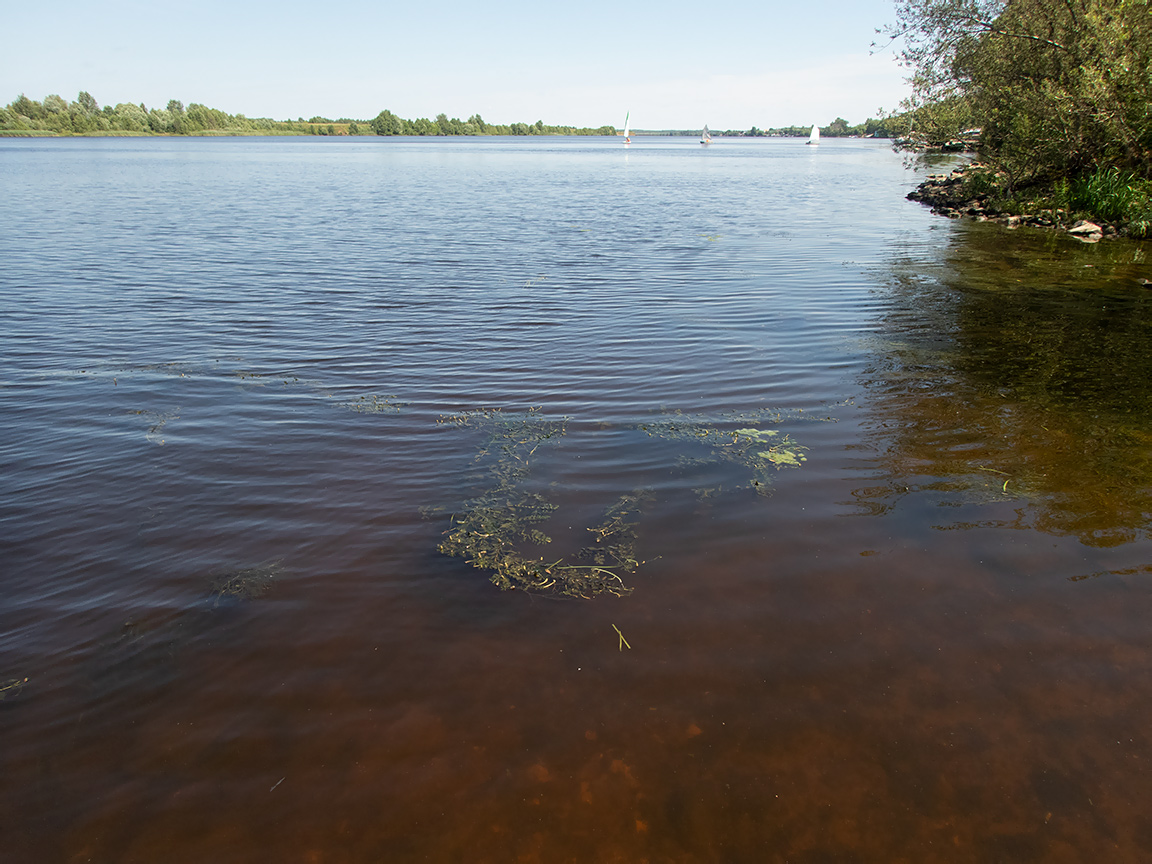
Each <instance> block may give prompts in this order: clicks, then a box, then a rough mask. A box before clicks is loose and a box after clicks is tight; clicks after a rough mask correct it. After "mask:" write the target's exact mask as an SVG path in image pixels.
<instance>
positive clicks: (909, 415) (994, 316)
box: [856, 224, 1152, 546]
mask: <svg viewBox="0 0 1152 864" xmlns="http://www.w3.org/2000/svg"><path fill="white" fill-rule="evenodd" d="M1144 255H1145V252H1144V250H1143V248H1142V246H1141V245H1140V244H1134V243H1125V242H1114V243H1102V244H1099V245H1087V244H1083V243H1080V242H1079V241H1076V240H1073V239H1070V238H1068V237H1066V236H1063V235H1060V234H1056V233H1051V232H1038V231H1016V232H1012V231H1005V230H1004V229H1002V228H1000V227H998V226H991V225H980V224H967V225H964V226H962V228H961V230H958V231H957V232H956V233H954V234H952V235H951V236H950V237H949V240H948V243H947V245H946V247H945V248H944V249H943V250H941V252H940V253H939V255H938V257H936V258H935V259H929V260H924V259H923V258H917V259H914V260H911V259H909V260H903V261H900V262H898V263H897V264H896V265H895V266H894V267H893V269H892V277H891V282H890V288H891V291H892V297H893V299H894V301H895V306H894V308H893V309H892V310H891V311H890V312H889V313H888V314H887V316H886V318H885V320H884V321H883V322H882V324H881V327H880V332H879V335H878V336H877V341H876V343H875V347H876V362H875V363H874V364H872V365H871V366H870V367H869V369H868V371H867V373H866V387H867V389H868V391H869V393H870V395H871V396H872V397H873V399H872V402H871V404H872V409H871V410H872V412H874V420H873V422H872V423H871V424H870V426H871V429H870V433H869V435H870V437H871V438H872V440H873V441H874V442H875V446H877V447H879V448H881V449H882V450H883V452H884V456H883V462H884V466H885V473H887V474H888V475H889V476H890V479H889V481H888V482H886V483H884V484H882V485H880V486H875V487H868V488H861V489H859V490H857V493H856V500H857V501H859V503H860V504H861V505H862V506H864V507H866V508H868V510H869V511H870V512H880V511H883V510H884V509H886V508H888V507H890V506H891V505H892V504H893V503H894V501H895V500H897V499H898V498H900V497H901V496H903V495H905V494H907V493H908V492H910V491H911V490H913V489H915V490H917V491H920V492H928V493H930V494H931V495H933V497H935V498H936V499H937V501H938V503H939V504H940V505H956V504H959V503H961V502H965V501H975V500H983V501H997V500H1001V501H1015V502H1017V503H1018V504H1019V505H1022V506H1019V507H1018V508H1017V509H1015V510H1014V511H1013V512H1012V514H1011V515H1010V516H998V517H993V518H992V519H991V520H990V521H987V522H984V523H983V524H990V525H997V526H1001V527H1011V528H1025V527H1030V528H1036V529H1039V530H1041V531H1044V532H1047V533H1053V534H1069V535H1073V536H1075V537H1077V538H1078V539H1079V540H1081V542H1083V543H1085V544H1088V545H1092V546H1114V545H1117V544H1121V543H1125V542H1128V541H1131V540H1133V539H1134V538H1136V537H1143V536H1146V532H1147V525H1148V514H1149V513H1150V512H1152V498H1150V497H1149V495H1150V490H1152V292H1150V291H1149V290H1148V289H1147V288H1145V287H1143V285H1142V284H1141V281H1142V279H1143V277H1144V274H1146V273H1147V267H1146V265H1145V263H1144ZM942 519H943V520H944V521H945V522H947V517H942ZM963 524H964V523H951V524H944V525H942V526H941V527H950V528H955V527H963Z"/></svg>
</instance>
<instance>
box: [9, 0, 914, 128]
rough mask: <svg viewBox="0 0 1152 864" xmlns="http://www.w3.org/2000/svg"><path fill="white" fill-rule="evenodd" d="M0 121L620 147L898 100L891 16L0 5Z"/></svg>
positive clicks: (82, 2) (726, 9)
mask: <svg viewBox="0 0 1152 864" xmlns="http://www.w3.org/2000/svg"><path fill="white" fill-rule="evenodd" d="M5 6H6V7H7V8H6V9H5V10H4V15H3V21H4V29H5V31H6V34H7V38H6V39H5V48H4V51H3V52H0V104H7V103H8V102H11V101H12V100H13V99H15V98H16V97H17V96H19V95H20V94H21V93H24V94H25V95H27V96H28V97H30V98H32V99H43V98H44V97H45V96H47V95H48V94H50V93H56V94H59V95H61V96H63V97H64V98H65V99H66V100H68V101H72V100H74V99H76V96H77V94H78V93H79V92H80V91H81V90H84V91H87V92H88V93H90V94H92V96H93V97H95V99H96V100H97V102H98V103H99V104H100V105H101V106H103V105H115V104H116V103H118V102H137V103H139V102H143V103H145V105H146V106H147V107H149V108H153V107H161V108H162V107H164V106H165V105H167V103H168V100H170V99H179V100H180V101H182V102H183V103H184V104H185V105H188V104H189V103H192V102H200V103H202V104H205V105H208V106H210V107H212V108H219V109H221V110H223V111H226V112H228V113H230V114H245V115H247V116H249V117H272V118H274V119H277V120H285V119H295V118H297V117H304V118H309V117H312V116H314V115H321V116H324V117H328V118H330V119H337V118H340V117H351V118H355V119H371V118H372V117H374V116H376V114H378V113H379V112H380V111H381V110H383V109H385V108H387V109H389V110H391V111H392V112H393V113H394V114H397V115H399V116H401V117H406V118H409V119H415V118H417V117H429V118H432V117H435V116H436V115H437V114H439V113H441V112H443V113H445V114H447V115H448V116H449V117H460V118H461V119H467V118H468V117H469V116H471V115H472V114H480V115H481V116H482V117H483V118H484V119H485V120H486V121H488V122H489V123H513V122H526V123H534V122H535V121H537V120H543V121H544V122H545V123H546V124H550V125H551V124H555V125H572V126H594V127H595V126H602V125H612V126H619V127H622V126H623V125H624V116H625V114H626V113H630V115H631V120H632V127H633V128H634V129H694V128H699V127H700V126H703V125H704V124H708V125H709V126H710V127H711V128H712V129H721V130H723V129H749V128H751V127H752V126H758V127H760V128H761V129H766V128H771V127H774V126H789V125H793V124H795V125H809V124H812V123H819V124H820V125H827V124H828V123H830V122H831V121H832V120H834V119H835V118H836V117H843V118H844V119H846V120H847V121H848V122H849V123H852V124H856V123H861V122H863V121H864V120H865V119H867V118H868V117H874V116H876V115H877V112H878V110H879V109H880V108H884V109H886V110H892V109H895V108H896V107H897V105H898V103H899V102H900V100H901V99H903V98H904V97H905V96H907V95H908V90H909V88H908V85H907V84H906V83H905V81H904V78H905V76H906V70H904V69H902V68H901V67H900V66H899V65H898V64H897V63H896V61H895V59H894V56H893V53H892V49H891V48H888V49H886V50H881V51H878V52H876V53H875V54H872V53H870V46H871V45H872V43H873V42H874V41H877V40H879V37H878V36H877V35H876V32H875V31H876V29H877V28H879V27H882V26H883V25H885V24H888V23H890V22H891V21H892V20H893V19H894V17H895V16H894V3H893V0H791V2H781V0H758V2H757V0H711V2H707V0H704V2H700V0H698V2H686V0H661V2H655V0H633V2H627V0H579V2H549V0H485V2H484V3H478V2H463V0H423V2H407V3H397V2H394V0H376V2H372V0H323V2H319V0H275V2H274V0H198V2H190V0H101V2H98V3H94V2H92V0H38V2H36V3H27V2H24V3H20V2H15V0H12V2H8V3H6V4H5Z"/></svg>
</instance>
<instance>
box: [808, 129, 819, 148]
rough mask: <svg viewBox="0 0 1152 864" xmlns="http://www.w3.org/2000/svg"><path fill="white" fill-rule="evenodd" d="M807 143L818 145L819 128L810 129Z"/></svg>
mask: <svg viewBox="0 0 1152 864" xmlns="http://www.w3.org/2000/svg"><path fill="white" fill-rule="evenodd" d="M808 143H809V144H819V143H820V127H819V126H813V127H812V134H811V135H809V136H808Z"/></svg>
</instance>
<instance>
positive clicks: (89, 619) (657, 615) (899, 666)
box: [0, 139, 1152, 862]
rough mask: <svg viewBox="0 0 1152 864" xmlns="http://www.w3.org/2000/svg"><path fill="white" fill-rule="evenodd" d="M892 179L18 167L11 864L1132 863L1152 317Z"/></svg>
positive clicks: (11, 437) (1149, 653)
mask: <svg viewBox="0 0 1152 864" xmlns="http://www.w3.org/2000/svg"><path fill="white" fill-rule="evenodd" d="M917 170H923V169H922V168H921V169H917ZM916 176H917V171H914V170H908V169H906V168H905V167H904V165H903V164H902V161H901V158H900V157H899V156H897V155H895V154H893V153H891V152H890V151H889V150H888V149H886V148H885V147H884V146H883V145H882V144H881V143H873V142H862V141H845V142H836V141H830V142H825V143H822V144H821V145H820V147H819V148H818V149H817V148H810V147H804V146H801V145H800V144H799V142H794V141H749V142H744V141H734V140H733V141H728V140H723V141H718V142H716V143H715V144H714V145H712V147H710V148H708V149H704V148H701V147H700V146H699V145H698V144H696V143H695V142H689V141H686V140H669V139H652V140H649V139H640V140H639V141H637V142H636V144H634V145H633V147H632V148H631V149H630V150H628V151H625V150H624V148H622V147H621V146H620V145H619V144H618V142H616V141H611V140H603V139H600V140H597V139H592V140H554V139H540V140H501V139H492V140H481V141H404V140H399V141H385V140H332V141H327V140H324V141H312V140H298V139H297V140H190V141H170V140H66V141H0V193H2V196H3V201H4V208H3V209H4V214H3V217H2V218H0V358H2V360H3V366H2V367H0V465H2V469H0V554H2V559H0V560H2V563H0V687H5V688H6V689H3V690H0V696H2V697H3V698H2V699H0V742H2V743H0V777H3V783H2V784H0V860H4V861H6V862H7V861H12V862H57V861H59V862H73V861H75V862H80V861H96V862H156V861H164V862H203V861H215V862H231V861H235V862H250V861H282V862H291V861H301V862H377V861H401V862H403V861H469V862H471V861H482V862H505V861H526V862H536V861H539V862H559V861H579V862H583V861H606V862H608V861H620V862H640V861H652V862H659V861H675V862H744V861H749V862H762V861H779V862H784V861H788V862H892V861H917V862H932V861H948V862H952V861H972V862H990V861H1012V862H1016V861H1045V862H1049V861H1058V862H1063V861H1069V862H1072V861H1084V860H1110V861H1140V860H1148V859H1149V858H1152V816H1149V811H1148V807H1147V801H1148V800H1149V793H1152V777H1150V773H1149V771H1150V760H1152V736H1150V734H1149V731H1148V729H1149V727H1148V721H1147V718H1148V717H1149V716H1150V714H1152V674H1150V673H1152V623H1150V622H1152V590H1150V589H1152V554H1150V553H1152V539H1150V537H1149V531H1148V525H1149V513H1150V511H1152V398H1150V397H1152V383H1150V381H1152V293H1150V292H1148V291H1147V289H1144V288H1142V287H1140V285H1139V283H1138V280H1139V279H1141V278H1146V277H1150V276H1152V273H1149V268H1148V267H1147V265H1146V264H1145V262H1144V257H1143V256H1144V254H1145V253H1144V250H1143V249H1142V248H1141V247H1139V246H1137V245H1133V244H1127V243H1120V242H1117V243H1110V244H1099V245H1095V246H1089V245H1083V244H1080V243H1079V242H1078V241H1075V240H1069V239H1067V238H1065V237H1062V236H1057V235H1054V234H1044V233H1038V232H1031V231H1025V230H1020V231H1007V230H1005V229H1003V228H1000V227H998V226H994V225H986V224H974V223H967V224H961V223H952V222H948V221H946V220H943V219H940V218H939V217H933V216H931V215H930V214H929V213H928V212H927V211H926V210H925V209H923V208H921V207H920V206H919V205H916V204H912V203H910V202H907V201H905V200H904V197H903V196H904V194H905V192H906V191H907V190H908V189H909V188H910V187H911V186H912V185H913V184H914V183H915V182H916ZM493 409H500V414H495V413H494V411H493ZM476 412H486V413H476ZM447 415H457V417H458V418H463V420H464V421H465V422H463V423H459V422H458V423H453V422H438V420H443V419H444V418H445V417H446V416H447ZM501 417H503V418H504V420H503V421H500V418H501ZM540 424H551V425H548V426H547V428H548V429H551V430H553V431H554V432H555V434H554V435H553V436H552V437H551V438H548V439H546V440H539V441H536V442H535V443H538V444H539V447H537V448H536V449H535V451H534V452H532V454H531V456H530V457H529V456H527V455H526V454H527V449H525V448H524V447H522V446H521V445H519V443H518V442H520V441H527V440H530V439H532V435H533V434H534V433H533V430H536V431H537V432H538V431H539V430H540V429H542V428H545V427H544V426H541V425H540ZM673 428H675V429H679V430H680V432H681V433H683V434H666V433H669V430H671V429H673ZM749 428H751V429H753V430H755V431H756V432H757V433H758V434H762V435H765V436H766V435H767V433H768V432H770V431H771V432H775V433H777V435H776V437H775V438H773V439H772V440H773V441H776V442H779V441H782V440H785V439H784V438H783V436H785V435H786V436H788V439H787V440H790V441H792V442H794V445H793V446H792V447H791V449H789V448H777V449H776V450H773V451H772V452H773V453H774V454H777V455H778V454H779V452H781V449H783V450H787V451H788V452H790V453H791V454H792V455H793V456H795V457H797V462H798V467H797V466H796V465H788V464H784V465H781V466H780V467H776V465H775V464H772V463H770V462H768V461H765V458H766V457H759V456H757V457H755V458H756V459H759V460H760V461H754V462H750V461H748V460H744V461H741V459H739V458H736V457H735V456H734V454H736V453H737V450H735V449H732V447H731V442H732V441H738V440H741V439H739V434H740V433H738V432H737V430H739V429H749ZM494 430H495V433H496V434H497V435H499V434H500V433H501V432H504V433H506V434H508V435H510V436H512V437H510V438H499V437H497V438H496V439H495V440H493V438H492V436H493V434H494ZM725 435H727V436H733V437H731V438H730V439H725V438H724V436H725ZM516 436H520V437H516ZM709 436H711V437H709ZM532 440H535V439H532ZM743 440H747V439H743ZM758 440H759V439H758ZM764 440H765V441H768V438H767V437H765V438H764ZM718 442H719V443H718ZM725 442H727V443H725ZM528 446H534V445H528ZM766 446H767V445H766ZM518 447H520V449H517V448H518ZM800 448H806V449H800ZM737 449H738V448H737ZM763 452H765V453H766V452H768V451H763ZM509 454H511V455H509ZM800 456H803V457H804V458H805V461H799V457H800ZM520 457H524V458H525V459H526V466H525V468H524V470H523V471H522V472H521V474H519V475H517V478H518V479H517V483H516V484H515V488H516V490H518V491H517V492H516V494H521V493H523V494H527V495H537V496H539V498H538V499H533V500H539V501H546V502H547V504H548V506H549V507H551V508H554V509H552V510H550V511H549V512H550V514H551V515H550V516H549V518H548V519H547V521H545V522H543V523H541V524H540V526H539V527H540V528H542V529H543V530H545V532H546V533H547V534H548V535H549V536H550V537H551V538H552V542H551V543H550V544H548V545H547V546H544V547H542V548H540V547H535V546H532V545H531V544H528V543H525V542H521V541H516V543H515V544H514V545H515V548H516V549H517V550H518V552H517V554H520V555H521V556H522V558H523V560H537V559H539V558H541V557H547V560H548V561H554V560H555V561H575V560H577V557H578V551H579V549H580V548H581V547H582V546H584V545H585V544H587V542H588V537H589V536H590V532H589V531H588V530H587V529H588V528H589V527H594V526H596V525H597V524H598V522H599V521H600V520H601V519H602V518H603V514H604V513H605V510H606V509H607V508H610V507H612V506H613V504H614V502H617V501H619V500H621V496H628V495H630V494H632V493H634V492H635V493H636V500H638V501H639V502H640V504H639V510H638V512H637V513H635V514H633V516H632V517H631V518H630V521H629V523H628V524H629V525H630V526H631V527H630V529H629V530H630V532H631V533H633V534H634V535H635V536H634V538H633V545H632V546H631V547H630V548H631V550H632V552H633V553H634V559H635V560H636V561H637V562H641V563H639V566H638V567H637V568H636V569H635V571H634V572H624V571H622V570H621V571H620V578H621V580H622V583H623V584H624V585H626V587H627V588H629V589H631V593H626V594H624V596H615V595H613V594H601V595H599V596H596V597H595V598H594V599H573V598H565V597H559V596H557V595H556V594H554V593H547V592H545V593H533V592H526V591H523V590H513V591H500V590H498V589H497V588H496V587H495V586H494V585H492V584H491V583H490V582H489V581H488V578H489V576H490V575H492V574H491V572H489V571H485V570H483V569H477V568H474V567H472V566H470V565H469V563H468V562H467V561H466V560H464V559H462V558H458V557H449V556H447V555H444V554H441V552H439V551H438V546H439V544H441V543H442V542H444V539H445V537H446V536H447V534H448V533H449V532H451V531H452V529H453V526H454V525H455V524H458V523H457V522H456V521H454V520H460V519H462V518H463V516H462V514H468V513H469V512H474V511H475V507H476V502H477V501H478V500H482V499H484V495H485V494H486V490H488V492H487V494H491V490H492V487H493V484H494V482H495V481H494V480H493V477H494V476H495V475H493V474H491V473H489V471H490V469H491V468H492V466H493V465H495V466H496V467H499V465H501V464H505V463H507V464H511V463H510V462H509V460H510V459H512V458H520ZM749 458H752V457H749ZM501 460H503V462H502V461H501ZM756 484H760V485H756ZM499 494H501V495H503V494H504V493H503V491H502V490H501V491H500V492H499ZM509 494H512V493H509ZM470 508H471V509H470ZM509 512H510V511H509ZM625 639H626V640H627V645H625V643H624V640H625ZM25 679H27V680H26V681H25Z"/></svg>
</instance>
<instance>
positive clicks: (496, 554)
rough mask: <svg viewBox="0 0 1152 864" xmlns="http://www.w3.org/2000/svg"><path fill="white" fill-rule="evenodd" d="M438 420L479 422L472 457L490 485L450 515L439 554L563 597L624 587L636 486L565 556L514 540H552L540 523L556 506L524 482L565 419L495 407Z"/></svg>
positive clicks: (507, 582) (505, 583)
mask: <svg viewBox="0 0 1152 864" xmlns="http://www.w3.org/2000/svg"><path fill="white" fill-rule="evenodd" d="M439 422H440V423H444V424H451V425H456V426H479V427H481V428H484V430H485V431H486V432H487V433H488V439H487V441H485V443H484V444H483V445H482V447H481V449H480V451H479V453H478V454H477V456H476V459H477V461H481V462H488V463H489V464H488V468H487V471H486V474H487V477H488V480H489V482H490V485H489V486H488V488H487V489H485V491H483V492H482V493H481V494H480V495H479V496H477V497H475V498H472V499H470V500H469V501H467V502H465V504H464V506H463V508H462V510H461V512H459V513H456V514H453V516H452V528H451V529H450V530H449V531H448V532H447V534H446V537H445V539H444V540H443V541H442V542H441V543H440V551H441V552H443V553H444V554H445V555H452V556H455V557H460V558H464V559H465V560H466V561H467V562H468V563H469V564H471V565H472V566H474V567H477V568H480V569H482V570H488V571H490V572H491V574H492V575H491V579H492V582H493V583H494V584H496V585H498V586H499V587H500V588H502V589H505V590H508V589H512V588H522V589H526V590H536V591H543V590H551V591H554V592H555V593H557V594H561V595H565V596H570V597H585V598H587V597H592V596H594V595H596V594H603V593H608V594H615V595H617V596H620V595H624V594H628V593H630V592H631V590H632V589H631V588H628V587H626V586H625V585H624V580H623V578H622V577H623V576H625V575H627V574H629V573H632V572H633V571H635V570H636V568H637V567H638V566H639V565H640V562H639V561H638V560H637V559H636V552H635V538H636V533H635V520H636V516H637V514H638V512H639V508H640V505H641V503H642V501H643V500H644V497H645V495H644V493H643V492H634V493H632V494H629V495H622V496H621V497H620V499H619V500H618V501H617V502H616V503H615V504H613V505H612V506H611V507H609V508H608V510H607V511H606V512H605V514H604V519H603V521H602V522H601V523H600V524H599V525H596V526H594V527H592V528H589V529H588V531H589V532H590V533H591V534H592V535H593V540H592V544H591V545H589V546H587V547H585V548H584V549H582V550H580V552H579V553H577V555H575V556H573V558H572V559H571V560H565V559H564V558H559V559H557V560H555V561H549V560H546V559H545V558H544V557H543V556H529V555H527V554H526V553H524V552H522V551H521V550H520V548H519V546H520V545H522V544H525V543H529V544H532V545H535V546H545V545H547V544H548V543H551V542H552V538H550V537H549V536H548V535H547V534H545V533H544V532H542V531H541V530H540V529H539V527H538V526H539V525H540V524H541V523H543V522H545V521H546V520H547V519H548V518H549V517H550V516H551V515H552V513H553V511H555V510H556V505H555V504H552V503H551V502H550V501H548V499H547V498H545V497H544V496H543V495H542V494H540V493H539V492H534V491H531V490H530V489H529V488H528V485H527V482H526V481H527V480H528V476H529V474H530V473H531V464H532V459H533V457H534V456H535V454H536V452H537V450H539V448H540V447H541V446H542V445H544V444H545V443H547V442H550V441H553V440H555V439H558V438H560V437H562V436H563V435H564V434H565V433H566V432H567V426H568V421H567V419H558V420H551V419H548V418H546V417H544V416H543V415H542V414H541V413H540V410H539V409H538V408H536V409H531V410H529V411H528V412H526V413H523V414H505V413H504V412H502V411H499V410H487V411H475V412H468V413H464V414H454V415H450V416H446V417H441V418H440V421H439Z"/></svg>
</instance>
